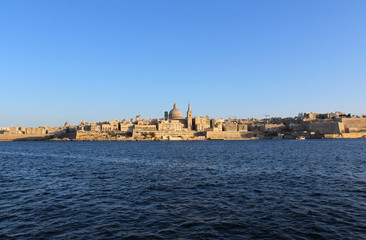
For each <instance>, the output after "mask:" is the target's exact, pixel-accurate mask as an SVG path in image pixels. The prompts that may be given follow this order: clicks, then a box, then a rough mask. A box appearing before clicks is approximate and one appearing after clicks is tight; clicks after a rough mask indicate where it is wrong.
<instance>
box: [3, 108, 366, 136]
mask: <svg viewBox="0 0 366 240" xmlns="http://www.w3.org/2000/svg"><path fill="white" fill-rule="evenodd" d="M298 136H305V137H306V138H360V137H366V118H365V117H364V116H351V115H350V114H348V115H347V114H345V113H343V112H335V113H324V114H323V113H300V114H299V115H298V116H297V117H293V118H266V119H262V120H259V119H223V118H213V119H212V118H209V117H194V116H193V114H192V109H191V105H190V104H188V109H187V113H186V116H185V117H183V115H182V112H181V111H180V110H179V109H178V106H177V104H174V105H173V109H171V110H170V111H169V112H168V111H165V112H164V116H163V118H160V119H142V118H141V115H137V116H136V118H135V119H134V118H132V119H130V120H126V119H123V120H111V121H104V122H92V123H88V122H85V121H82V122H80V124H78V125H73V126H72V125H70V124H69V123H68V122H66V123H65V125H64V126H61V127H36V128H26V127H8V128H2V129H0V140H14V139H23V140H26V139H28V138H29V139H34V138H35V137H39V138H40V139H43V140H91V141H93V140H95V141H99V140H100V141H102V140H121V141H124V140H138V141H145V140H206V139H224V140H233V139H236V140H240V139H266V138H281V139H286V138H289V139H294V138H296V137H298Z"/></svg>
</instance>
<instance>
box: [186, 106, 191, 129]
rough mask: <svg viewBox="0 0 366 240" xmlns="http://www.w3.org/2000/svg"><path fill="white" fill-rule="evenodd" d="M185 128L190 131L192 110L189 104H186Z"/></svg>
mask: <svg viewBox="0 0 366 240" xmlns="http://www.w3.org/2000/svg"><path fill="white" fill-rule="evenodd" d="M187 128H188V129H189V130H192V110H191V104H190V103H188V111H187Z"/></svg>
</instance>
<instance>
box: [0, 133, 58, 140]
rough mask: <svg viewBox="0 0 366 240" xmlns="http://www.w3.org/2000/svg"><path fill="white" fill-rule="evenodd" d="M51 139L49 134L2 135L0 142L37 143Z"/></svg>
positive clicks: (0, 135)
mask: <svg viewBox="0 0 366 240" xmlns="http://www.w3.org/2000/svg"><path fill="white" fill-rule="evenodd" d="M50 137H51V135H48V134H39V135H37V134H0V141H19V140H24V141H27V140H28V141H35V140H47V139H49V138H50Z"/></svg>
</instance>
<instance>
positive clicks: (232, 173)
mask: <svg viewBox="0 0 366 240" xmlns="http://www.w3.org/2000/svg"><path fill="white" fill-rule="evenodd" d="M0 239H366V140H363V139H360V140H307V141H296V140H277V141H276V140H272V141H265V140H263V141H202V142H201V141H200V142H0Z"/></svg>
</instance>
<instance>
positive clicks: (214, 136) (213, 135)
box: [206, 131, 243, 140]
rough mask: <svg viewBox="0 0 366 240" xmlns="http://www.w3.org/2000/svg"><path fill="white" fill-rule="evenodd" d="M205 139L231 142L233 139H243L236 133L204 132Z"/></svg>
mask: <svg viewBox="0 0 366 240" xmlns="http://www.w3.org/2000/svg"><path fill="white" fill-rule="evenodd" d="M206 138H208V139H224V140H229V139H230V140H233V139H243V137H242V134H241V133H240V132H236V131H232V132H229V131H223V132H216V131H215V132H214V131H208V132H206Z"/></svg>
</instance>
